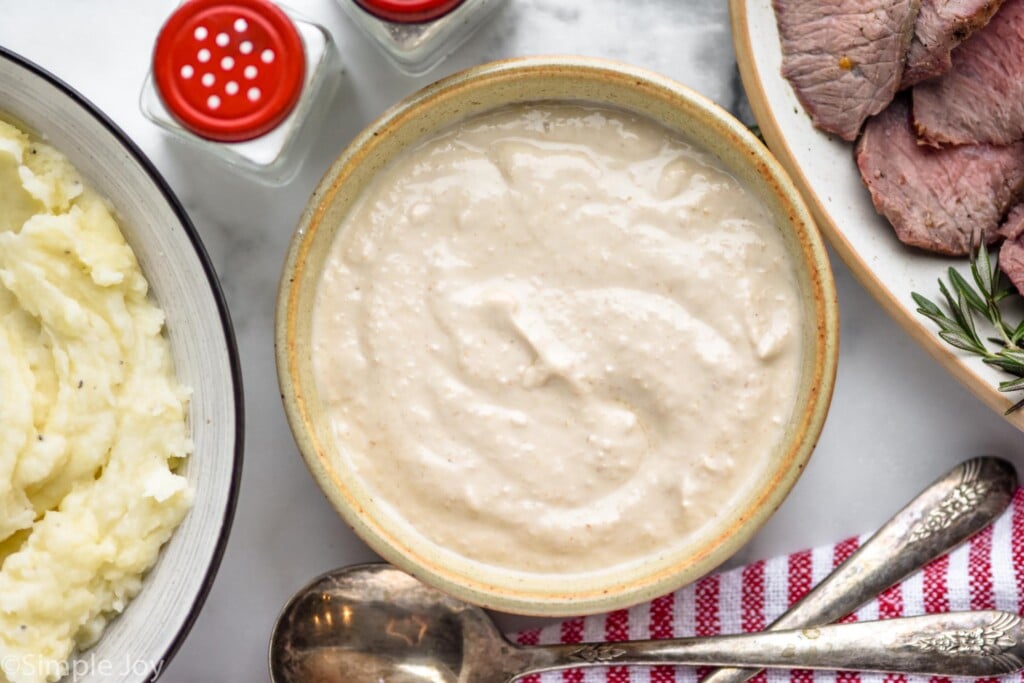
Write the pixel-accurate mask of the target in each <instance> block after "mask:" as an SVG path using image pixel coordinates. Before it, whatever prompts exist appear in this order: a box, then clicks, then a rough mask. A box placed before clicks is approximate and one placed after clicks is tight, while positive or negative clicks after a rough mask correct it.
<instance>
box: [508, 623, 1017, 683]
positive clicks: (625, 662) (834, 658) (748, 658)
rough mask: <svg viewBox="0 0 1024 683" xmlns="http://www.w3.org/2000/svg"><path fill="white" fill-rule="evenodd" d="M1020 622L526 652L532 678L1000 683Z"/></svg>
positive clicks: (866, 627)
mask: <svg viewBox="0 0 1024 683" xmlns="http://www.w3.org/2000/svg"><path fill="white" fill-rule="evenodd" d="M1022 636H1024V634H1022V632H1021V619H1020V617H1018V616H1017V615H1016V614H1013V613H1010V612H998V611H994V610H987V611H981V612H951V613H948V614H930V615H926V616H922V617H907V618H903V619H889V620H886V621H866V622H861V623H857V624H841V625H835V626H820V627H811V628H805V629H800V630H793V631H776V632H767V631H766V632H762V633H753V634H748V635H738V636H716V637H713V638H681V639H677V640H647V641H632V642H624V643H593V644H590V645H543V646H536V647H529V648H522V649H521V650H520V651H519V652H518V653H517V654H518V655H519V656H520V657H522V660H521V663H522V664H525V667H526V668H525V669H522V670H520V671H518V672H517V673H516V674H515V675H514V676H513V677H512V679H510V680H513V679H514V678H518V677H520V676H525V675H527V674H532V673H539V672H542V671H551V670H556V669H566V668H575V667H591V666H630V665H640V666H646V665H656V664H684V665H713V666H732V667H757V668H758V669H760V668H765V667H781V668H801V669H839V670H851V671H889V672H894V673H908V674H930V675H939V676H975V677H987V676H1001V675H1004V674H1009V673H1013V672H1014V671H1018V670H1020V669H1021V668H1022V667H1024V639H1022Z"/></svg>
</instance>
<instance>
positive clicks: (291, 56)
mask: <svg viewBox="0 0 1024 683" xmlns="http://www.w3.org/2000/svg"><path fill="white" fill-rule="evenodd" d="M305 76H306V56H305V51H304V48H303V45H302V38H301V37H300V36H299V32H298V30H297V29H296V28H295V25H294V24H293V23H292V21H291V19H289V18H288V15H286V14H285V13H284V12H282V11H281V10H280V9H279V8H278V7H277V6H276V5H274V4H273V3H271V2H268V1H267V0H188V2H185V3H184V4H182V5H181V6H180V7H179V8H178V9H177V10H176V11H175V12H174V14H172V15H171V17H170V18H169V19H168V20H167V23H165V24H164V27H163V29H161V31H160V35H159V36H158V37H157V41H156V48H155V49H154V51H153V78H154V81H155V82H156V87H157V90H158V91H159V93H160V97H161V99H162V100H163V102H164V106H165V107H167V110H168V111H169V112H170V113H171V115H172V116H174V118H175V119H177V120H178V121H179V122H180V123H181V124H182V125H183V126H184V127H185V128H187V129H188V130H190V131H192V132H193V133H195V134H197V135H200V136H202V137H204V138H208V139H210V140H216V141H219V142H242V141H244V140H251V139H253V138H256V137H259V136H261V135H263V134H265V133H268V132H270V131H271V130H273V129H274V128H275V127H277V126H278V125H279V124H280V123H281V122H282V121H284V119H285V118H287V117H288V114H290V113H291V111H292V109H294V108H295V105H296V104H297V103H298V101H299V98H300V97H301V95H302V85H303V80H304V79H305Z"/></svg>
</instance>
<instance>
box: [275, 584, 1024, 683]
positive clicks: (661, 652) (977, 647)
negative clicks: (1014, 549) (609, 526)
mask: <svg viewBox="0 0 1024 683" xmlns="http://www.w3.org/2000/svg"><path fill="white" fill-rule="evenodd" d="M652 664H690V665H699V664H707V665H715V666H740V667H749V666H756V667H759V668H763V667H784V668H795V667H799V668H809V669H848V670H857V671H892V672H902V673H920V674H935V675H947V676H951V675H965V676H975V677H983V676H984V677H987V676H1000V675H1003V674H1008V673H1012V672H1014V671H1017V670H1019V669H1021V668H1022V667H1024V633H1022V629H1021V619H1020V617H1018V616H1017V615H1015V614H1012V613H1010V612H998V611H994V610H989V611H983V612H953V613H949V614H933V615H927V616H923V617H910V618H905V619H890V620H888V621H868V622H861V623H857V624H845V625H840V626H822V627H818V628H808V629H803V630H797V631H776V632H763V633H755V634H750V635H740V636H717V637H713V638H680V639H675V640H647V641H631V642H622V643H592V644H576V645H538V646H531V647H520V646H517V645H513V644H512V643H510V642H509V641H507V640H506V639H505V638H504V637H503V636H502V635H501V633H499V632H498V629H497V628H496V627H495V626H494V623H493V622H492V621H491V620H490V618H489V617H488V616H487V614H486V613H485V612H484V611H483V610H482V609H480V608H478V607H473V606H472V605H467V604H466V603H464V602H461V601H460V600H456V599H455V598H452V597H450V596H448V595H446V594H445V593H442V592H441V591H439V590H436V589H434V588H431V587H429V586H426V585H424V584H422V583H420V582H419V581H417V580H416V579H414V578H413V577H411V576H409V575H408V574H406V573H404V572H402V571H400V570H398V569H395V568H394V567H392V566H390V565H385V564H370V565H361V566H357V567H350V568H348V569H342V570H338V571H335V572H332V573H330V574H326V575H324V576H322V577H320V578H319V579H317V580H316V581H314V582H313V583H312V584H311V585H310V586H308V587H307V588H306V589H304V590H303V591H301V592H300V593H299V594H298V595H296V596H295V598H293V599H292V601H291V602H289V603H288V605H287V606H286V607H285V609H284V612H283V613H282V615H281V617H280V618H279V619H278V622H277V624H276V626H275V628H274V634H273V636H272V638H271V645H270V677H271V679H272V680H273V681H274V683H503V682H505V681H512V680H514V679H516V678H518V677H520V676H525V675H527V674H531V673H539V672H542V671H551V670H555V669H566V668H575V667H590V666H609V665H617V666H627V665H652Z"/></svg>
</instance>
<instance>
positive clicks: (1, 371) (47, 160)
mask: <svg viewBox="0 0 1024 683" xmlns="http://www.w3.org/2000/svg"><path fill="white" fill-rule="evenodd" d="M146 292H147V283H146V280H145V278H144V277H143V275H142V273H141V272H140V270H139V266H138V263H137V262H136V260H135V255H134V254H133V253H132V250H131V248H130V247H129V246H128V245H127V243H126V242H125V240H124V237H123V236H122V235H121V232H120V230H119V229H118V226H117V224H116V222H115V221H114V219H113V217H112V216H111V212H110V209H109V207H108V206H107V205H106V204H105V203H104V200H103V199H101V198H100V197H98V196H97V195H96V194H94V193H93V192H92V191H90V190H89V188H87V187H84V186H83V183H82V181H81V179H80V178H79V176H78V174H77V173H76V171H75V169H74V168H72V166H71V165H70V164H69V163H68V161H67V160H66V159H65V158H64V157H63V156H62V155H60V154H59V153H58V152H56V151H55V150H53V149H52V148H50V147H48V146H46V145H43V144H39V143H38V142H35V141H33V140H30V139H29V137H28V136H27V135H26V134H25V133H23V132H21V131H20V130H18V129H17V128H15V127H13V126H11V125H8V124H6V123H3V122H0V562H2V564H0V670H2V672H3V673H2V674H0V681H3V680H9V681H10V682H11V683H35V682H36V681H53V680H56V679H58V678H59V677H60V676H61V674H62V673H64V672H65V671H66V665H65V662H66V660H67V659H68V657H69V656H70V655H71V654H72V652H73V651H74V650H75V649H76V648H84V647H87V646H89V645H91V644H92V643H93V642H95V641H96V639H97V638H99V636H100V634H101V632H102V630H103V628H104V626H105V625H106V623H107V621H108V620H109V619H110V618H111V617H112V616H113V615H115V614H117V613H118V612H120V611H121V610H123V609H124V607H125V605H126V604H127V603H128V601H129V600H131V598H132V597H134V596H135V594H136V593H138V591H139V588H140V585H141V580H142V575H143V574H144V573H145V572H146V571H147V570H148V569H149V568H150V567H151V566H152V565H153V563H154V562H155V561H156V559H157V554H158V552H159V550H160V547H161V545H163V543H164V542H165V541H167V539H168V538H169V537H170V535H171V533H172V532H173V530H174V529H175V527H176V526H177V525H178V524H179V523H180V522H181V520H182V518H183V517H184V515H185V513H186V511H187V510H188V508H189V505H190V501H191V491H190V489H189V487H188V485H187V482H186V480H185V479H184V478H183V477H182V476H180V475H178V474H175V473H174V471H173V470H174V468H175V465H176V463H178V462H180V459H181V458H184V457H186V455H187V454H188V453H189V451H190V449H191V444H190V442H189V438H188V430H187V425H186V421H185V415H186V404H187V400H188V395H187V392H186V390H185V389H183V388H182V387H181V386H180V385H179V384H178V382H177V381H176V380H175V377H174V372H173V368H172V365H171V356H170V348H169V346H168V343H167V341H166V339H165V338H164V337H163V336H162V328H163V323H164V317H163V313H162V312H161V311H160V310H159V309H158V308H156V307H155V306H154V305H153V304H152V303H151V302H150V301H148V300H147V298H146ZM5 677H6V678H5Z"/></svg>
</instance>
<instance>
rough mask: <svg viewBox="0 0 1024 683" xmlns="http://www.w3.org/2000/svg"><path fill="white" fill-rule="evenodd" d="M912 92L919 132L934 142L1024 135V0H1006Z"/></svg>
mask: <svg viewBox="0 0 1024 683" xmlns="http://www.w3.org/2000/svg"><path fill="white" fill-rule="evenodd" d="M913 93H914V122H915V125H916V126H917V132H918V135H920V136H921V137H922V138H923V139H924V140H926V141H927V142H929V143H931V144H933V145H944V144H954V145H963V144H973V143H979V142H988V143H992V144H996V145H1008V144H1010V143H1011V142H1016V141H1017V140H1022V139H1024V0H1006V2H1004V3H1003V5H1002V7H1001V8H1000V9H999V11H998V12H996V14H995V16H993V17H992V20H991V21H990V22H989V23H988V25H986V26H985V27H984V28H983V29H981V30H979V31H977V32H976V33H975V34H974V35H973V36H971V38H970V40H967V41H965V42H964V43H963V44H962V45H961V46H960V47H958V48H957V49H956V50H954V51H953V66H952V68H951V69H950V70H949V71H948V72H947V73H945V74H944V75H942V76H939V77H938V78H934V79H932V80H930V81H925V82H924V83H921V84H920V85H917V86H915V87H914V90H913Z"/></svg>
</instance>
